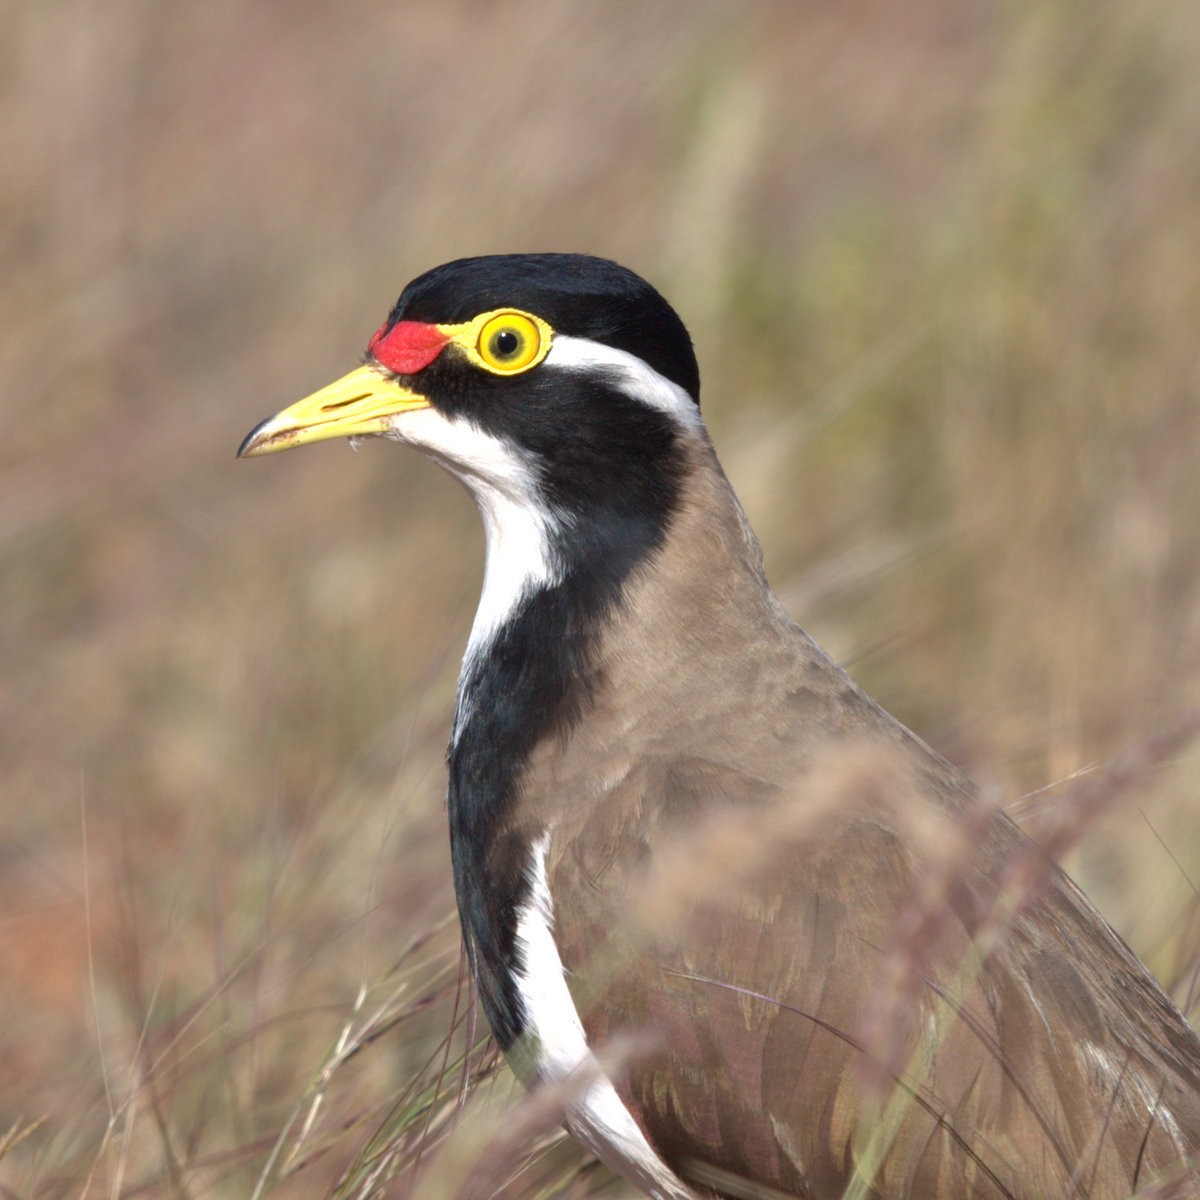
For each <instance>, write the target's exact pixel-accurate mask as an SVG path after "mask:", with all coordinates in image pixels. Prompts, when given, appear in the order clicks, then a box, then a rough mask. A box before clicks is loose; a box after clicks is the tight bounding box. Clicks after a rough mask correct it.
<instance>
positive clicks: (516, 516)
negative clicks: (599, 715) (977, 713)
mask: <svg viewBox="0 0 1200 1200" xmlns="http://www.w3.org/2000/svg"><path fill="white" fill-rule="evenodd" d="M390 436H391V437H393V438H395V439H396V440H397V441H401V442H406V443H408V444H409V445H411V446H415V447H416V448H417V449H418V450H422V451H424V453H425V454H427V455H429V456H430V457H431V458H433V459H435V460H436V461H437V462H438V463H440V464H441V465H442V466H443V467H445V468H446V469H447V470H448V471H450V472H451V473H452V474H453V475H456V476H457V477H458V478H459V479H461V480H462V482H463V483H464V484H466V486H467V489H468V490H469V491H470V493H471V495H472V496H473V497H474V499H475V503H476V504H477V505H478V506H479V511H480V514H481V515H482V517H483V526H484V531H485V532H486V534H487V561H486V566H485V568H484V576H483V591H482V594H481V595H480V597H479V608H478V610H477V612H476V614H475V624H474V625H473V627H472V629H471V637H470V640H469V641H468V643H467V655H466V657H467V659H468V661H469V660H470V659H471V658H472V657H473V656H474V655H475V654H477V653H478V651H479V650H480V648H481V647H482V646H484V645H485V644H486V643H487V641H488V640H489V639H490V638H491V636H492V634H494V633H495V632H496V630H497V629H499V628H500V626H501V625H503V624H504V622H505V621H506V620H507V619H508V617H509V615H510V614H511V613H512V611H513V609H514V608H515V607H516V606H517V604H518V603H519V602H520V600H521V597H522V596H524V595H526V594H527V593H528V592H530V591H532V590H533V589H534V588H536V587H539V586H542V587H545V586H549V585H550V584H553V583H555V582H557V580H558V570H557V567H556V565H555V563H554V560H553V555H552V553H551V550H550V537H549V531H550V527H551V525H552V524H553V523H554V516H553V514H552V513H551V512H550V511H549V510H548V509H547V508H546V505H545V502H544V501H543V500H542V499H541V497H540V496H539V495H538V491H537V480H536V478H535V475H534V468H533V467H532V465H531V464H530V463H529V462H528V461H527V460H526V459H525V457H524V456H523V455H522V454H521V452H520V451H519V450H518V449H517V448H516V447H514V446H512V445H511V444H510V443H508V442H506V441H504V440H503V439H501V438H498V437H494V436H493V435H491V434H490V433H486V432H485V431H484V430H482V429H480V428H479V427H478V426H477V425H475V424H473V423H472V422H471V421H469V420H467V419H465V418H463V417H455V418H448V417H446V416H443V415H442V414H441V413H439V412H438V411H437V410H436V409H433V408H422V409H417V410H415V411H411V412H405V413H399V414H397V415H396V417H395V418H394V419H393V424H392V430H391V434H390Z"/></svg>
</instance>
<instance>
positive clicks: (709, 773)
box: [239, 254, 1200, 1200]
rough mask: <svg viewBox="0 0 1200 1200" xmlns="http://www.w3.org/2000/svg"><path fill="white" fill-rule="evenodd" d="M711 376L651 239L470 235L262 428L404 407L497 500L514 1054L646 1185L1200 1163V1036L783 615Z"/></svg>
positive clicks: (390, 420) (488, 603) (504, 923)
mask: <svg viewBox="0 0 1200 1200" xmlns="http://www.w3.org/2000/svg"><path fill="white" fill-rule="evenodd" d="M699 391H700V383H699V374H698V370H697V366H696V359H695V356H694V354H693V350H692V345H691V341H690V339H689V337H688V334H687V331H686V329H685V328H684V326H683V324H682V323H681V321H680V319H679V317H678V316H677V315H676V314H675V312H674V311H673V310H672V308H671V307H670V306H669V305H668V304H667V303H666V301H664V300H663V298H662V297H661V296H660V295H659V294H658V293H657V292H656V291H655V290H654V289H653V288H652V287H651V286H650V285H649V284H647V283H645V282H644V281H643V280H642V279H640V278H638V277H637V276H636V275H634V274H632V273H631V272H629V271H627V270H625V269H623V268H621V267H619V266H617V265H615V264H613V263H611V262H606V261H603V260H600V259H596V258H590V257H585V256H580V255H560V254H531V255H508V256H496V257H487V258H474V259H464V260H461V261H457V262H452V263H449V264H447V265H445V266H442V267H438V268H437V269H435V270H432V271H429V272H428V273H427V274H425V275H422V276H421V277H420V278H418V279H416V280H415V281H414V282H412V283H411V284H409V286H408V287H407V288H405V290H404V292H403V294H402V295H401V296H400V299H399V300H398V301H397V303H396V305H395V307H394V308H393V309H392V311H391V313H390V314H389V316H388V318H387V320H386V321H385V322H384V323H383V325H382V326H380V328H379V330H378V331H377V332H376V333H375V335H374V336H373V337H372V338H371V341H370V345H369V348H368V351H367V356H366V361H365V364H364V365H363V366H361V367H359V368H358V369H357V370H354V371H352V372H351V373H350V374H349V375H346V376H345V377H344V378H342V379H340V380H339V381H338V382H336V383H334V384H332V385H330V386H329V387H327V388H325V389H324V390H322V391H319V392H317V393H315V394H314V395H312V396H310V397H309V398H308V399H306V400H302V401H300V402H299V403H298V404H295V405H293V406H292V407H291V408H288V409H286V410H284V411H283V412H281V413H279V414H278V415H277V416H274V417H271V418H269V419H268V420H266V421H264V422H262V424H260V425H259V426H258V427H257V428H255V429H254V431H253V432H252V433H251V434H250V435H249V436H248V437H247V438H246V440H245V442H243V444H242V446H241V449H240V451H239V453H240V454H241V455H243V456H248V455H259V454H267V453H270V452H273V451H276V450H284V449H288V448H290V447H293V446H299V445H303V444H305V443H308V442H315V441H319V440H322V439H325V438H334V437H351V438H357V437H362V436H366V435H381V436H383V437H387V438H392V439H394V440H396V441H399V442H404V443H407V444H409V445H412V446H415V447H416V448H417V449H418V450H420V451H422V452H424V453H425V454H427V455H429V456H430V457H431V458H433V459H435V460H436V461H437V462H438V463H440V464H441V465H442V466H443V467H445V468H446V469H447V470H449V471H450V472H452V473H453V474H454V475H455V476H457V478H458V479H460V480H461V481H462V482H463V483H464V484H465V485H466V487H467V488H468V489H469V490H470V492H471V493H472V495H473V496H474V498H475V500H476V502H477V504H478V506H479V509H480V512H481V513H482V516H483V521H484V525H485V527H486V533H487V566H486V572H485V576H484V582H483V591H482V598H481V600H480V604H479V610H478V613H477V615H476V618H475V623H474V626H473V628H472V630H471V634H470V639H469V642H468V644H467V649H466V655H465V658H464V661H463V666H462V674H461V679H460V683H459V691H458V704H457V711H456V713H455V718H454V725H453V732H452V735H451V740H450V750H449V776H450V778H449V818H450V838H451V849H452V856H453V864H454V878H455V887H456V892H457V897H458V906H459V912H460V915H461V919H462V927H463V935H464V939H465V943H466V948H467V952H468V955H469V958H470V963H471V968H472V971H473V973H474V977H475V979H476V981H477V985H478V994H479V997H480V999H481V1002H482V1005H483V1008H484V1010H485V1012H486V1015H487V1018H488V1020H489V1022H490V1023H491V1028H492V1031H493V1032H494V1034H495V1037H496V1040H497V1041H498V1042H499V1044H500V1046H501V1047H502V1049H503V1050H504V1052H505V1053H506V1055H507V1056H508V1058H509V1060H510V1062H511V1063H512V1065H513V1067H514V1069H515V1070H516V1072H517V1074H518V1075H519V1076H520V1077H521V1078H522V1079H523V1080H524V1081H526V1082H528V1083H530V1084H532V1083H534V1082H536V1081H539V1080H559V1081H565V1084H564V1094H565V1095H566V1096H567V1097H568V1099H567V1102H566V1115H565V1119H566V1123H567V1124H568V1126H569V1127H570V1129H571V1130H572V1131H573V1132H574V1133H575V1135H576V1136H577V1137H578V1138H579V1139H580V1141H582V1142H583V1143H585V1144H586V1145H587V1146H588V1147H590V1148H591V1149H592V1150H593V1151H594V1152H595V1153H596V1154H597V1155H598V1156H599V1157H600V1158H601V1159H602V1160H603V1161H604V1162H606V1163H608V1164H609V1165H610V1166H611V1167H613V1168H614V1169H615V1170H616V1171H618V1172H619V1173H621V1174H622V1175H624V1176H625V1177H626V1178H627V1179H628V1180H630V1181H632V1182H634V1183H635V1184H637V1185H639V1186H640V1187H641V1188H642V1189H644V1190H645V1191H646V1192H647V1193H649V1194H650V1195H652V1196H656V1197H671V1198H675V1197H685V1196H687V1197H697V1196H712V1195H721V1196H730V1197H751V1196H778V1195H786V1196H801V1197H810V1198H814V1200H815V1198H832V1197H839V1196H842V1195H843V1194H853V1195H858V1196H874V1197H888V1198H892V1197H923V1198H933V1197H954V1198H956V1200H962V1198H965V1197H989V1198H992V1197H1021V1198H1026V1200H1035V1198H1036V1200H1050V1198H1052V1197H1053V1198H1060V1197H1091V1198H1093V1200H1100V1198H1111V1200H1117V1198H1120V1197H1126V1196H1128V1195H1131V1194H1133V1193H1135V1192H1137V1191H1138V1190H1139V1189H1142V1188H1146V1187H1148V1186H1149V1185H1150V1184H1151V1183H1153V1182H1154V1181H1159V1182H1160V1185H1161V1190H1159V1191H1156V1192H1154V1194H1155V1195H1167V1194H1171V1195H1200V1169H1198V1168H1197V1166H1196V1156H1197V1154H1198V1153H1200V1041H1198V1040H1197V1037H1196V1035H1195V1034H1194V1033H1193V1031H1192V1030H1191V1029H1190V1028H1189V1026H1188V1025H1187V1024H1186V1022H1185V1021H1184V1019H1183V1017H1182V1016H1181V1015H1180V1013H1179V1011H1178V1010H1177V1009H1176V1008H1175V1007H1174V1005H1173V1004H1172V1003H1171V1002H1170V1000H1169V999H1168V998H1167V996H1166V995H1165V993H1164V992H1163V991H1162V990H1161V989H1160V987H1159V986H1158V984H1157V983H1156V982H1155V981H1154V980H1153V979H1152V978H1151V977H1150V975H1149V974H1148V972H1147V971H1146V970H1145V968H1144V967H1143V966H1142V965H1141V964H1140V963H1139V962H1138V961H1137V959H1136V958H1135V957H1134V956H1133V954H1132V953H1131V952H1130V951H1129V950H1128V949H1127V948H1126V946H1125V945H1124V943H1123V942H1122V941H1121V939H1120V938H1119V937H1118V936H1117V935H1116V934H1115V933H1114V932H1113V931H1112V929H1110V928H1109V926H1108V925H1107V924H1106V923H1105V922H1104V920H1103V919H1102V918H1101V917H1100V916H1099V914H1098V913H1097V912H1096V910H1095V909H1094V908H1093V907H1092V906H1091V904H1090V903H1089V902H1088V901H1087V900H1086V899H1085V898H1084V896H1083V895H1082V894H1081V893H1080V892H1079V890H1078V889H1077V888H1076V887H1075V886H1074V885H1073V884H1072V883H1071V882H1070V881H1069V880H1068V879H1067V877H1066V876H1065V875H1063V874H1062V873H1061V872H1060V871H1059V870H1058V869H1057V868H1056V867H1055V866H1053V865H1052V864H1050V863H1048V862H1045V863H1043V862H1040V861H1039V858H1038V852H1037V851H1036V849H1035V848H1034V847H1032V846H1031V844H1030V843H1029V842H1028V841H1027V840H1026V839H1025V837H1024V836H1023V835H1022V834H1021V833H1020V832H1019V831H1018V830H1017V828H1016V826H1015V825H1013V824H1012V823H1011V822H1010V821H1009V819H1008V818H1007V817H1006V816H1004V815H1003V814H1002V813H1001V812H999V811H998V810H993V809H988V808H987V807H986V806H983V805H981V803H980V802H979V801H978V799H977V798H976V796H975V793H974V792H973V791H972V789H971V787H970V785H969V784H968V783H967V782H966V781H965V780H964V779H963V778H962V777H961V776H960V774H959V773H958V772H957V771H956V770H955V769H954V768H953V767H952V766H950V765H949V764H948V763H947V762H945V761H944V760H943V759H942V758H940V757H938V756H937V755H936V754H935V753H933V752H932V751H931V750H930V749H929V748H928V747H927V746H925V745H924V744H923V743H922V742H921V741H919V740H918V739H917V737H916V736H915V735H913V734H912V733H910V732H909V731H908V730H907V729H905V728H904V727H903V726H901V725H900V724H899V723H898V722H897V721H895V720H894V719H892V718H891V717H890V716H889V715H888V714H887V713H886V712H884V711H883V710H882V709H881V708H879V707H878V706H877V705H876V704H875V703H873V702H872V701H871V700H870V699H869V698H868V697H867V696H866V695H865V694H864V693H863V692H861V691H860V690H859V689H858V688H857V687H856V685H855V684H854V683H853V682H852V681H851V680H850V678H849V677H848V676H847V675H846V674H845V673H844V672H843V671H842V670H841V669H839V668H838V667H837V666H836V665H835V664H834V663H833V662H832V661H830V659H829V658H828V657H826V655H825V654H824V653H823V652H822V651H821V650H820V649H819V648H818V647H817V646H816V645H815V644H814V643H813V642H812V641H811V640H810V639H809V638H808V637H807V636H806V635H805V634H804V633H803V632H802V631H801V630H800V629H799V628H797V627H796V626H795V625H793V624H792V623H791V621H790V620H789V619H788V618H787V616H786V615H785V614H784V612H783V610H782V609H781V607H780V605H779V604H778V603H777V602H776V600H775V598H774V596H773V595H772V593H771V591H770V589H769V588H768V586H767V582H766V579H765V578H764V575H763V569H762V564H761V556H760V552H759V547H758V544H757V542H756V541H755V538H754V535H753V533H752V532H751V530H750V528H749V526H748V524H747V521H746V518H745V516H744V515H743V512H742V509H741V507H740V506H739V504H738V501H737V499H736V497H735V496H734V493H733V491H732V490H731V489H730V486H729V484H728V482H727V481H726V478H725V475H724V474H723V472H722V470H721V466H720V464H719V463H718V461H717V458H716V455H715V454H714V452H713V448H712V445H711V443H710V441H709V437H708V434H707V432H706V430H705V426H704V423H703V421H702V420H701V416H700V408H699ZM1031 864H1032V869H1031ZM1014 889H1015V890H1014Z"/></svg>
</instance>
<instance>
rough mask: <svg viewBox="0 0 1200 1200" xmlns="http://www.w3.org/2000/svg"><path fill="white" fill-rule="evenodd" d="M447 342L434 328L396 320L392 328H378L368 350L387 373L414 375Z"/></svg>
mask: <svg viewBox="0 0 1200 1200" xmlns="http://www.w3.org/2000/svg"><path fill="white" fill-rule="evenodd" d="M449 340H450V339H449V338H448V337H447V336H446V335H445V334H444V333H443V332H442V331H441V330H440V329H439V328H438V327H437V326H436V325H426V324H425V323H424V322H423V321H397V322H396V324H395V325H393V326H392V327H391V329H388V327H387V324H386V323H385V324H383V325H380V327H379V328H378V329H377V330H376V331H375V336H374V337H372V338H371V344H370V346H369V347H368V349H369V350H370V352H371V354H372V355H373V356H374V357H375V358H377V359H378V360H379V361H380V362H381V363H382V364H383V365H384V366H385V367H387V369H388V370H389V371H395V372H396V374H397V375H413V374H415V373H416V372H417V371H420V370H423V369H424V368H425V367H427V366H429V364H430V363H431V362H433V360H434V359H435V358H437V356H438V355H439V354H441V352H442V350H443V349H444V347H445V345H446V343H447V342H448V341H449Z"/></svg>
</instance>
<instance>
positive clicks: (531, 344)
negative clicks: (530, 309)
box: [475, 312, 548, 375]
mask: <svg viewBox="0 0 1200 1200" xmlns="http://www.w3.org/2000/svg"><path fill="white" fill-rule="evenodd" d="M542 340H543V339H542V331H541V329H540V328H539V327H538V324H537V323H536V322H535V321H533V320H532V319H531V318H530V317H527V316H525V314H524V313H517V312H502V313H496V314H495V315H494V316H492V317H490V318H489V319H488V320H487V321H486V322H485V323H484V325H483V328H482V329H480V331H479V341H478V342H477V343H476V346H475V349H476V350H477V351H478V353H479V357H480V359H481V360H482V362H483V365H484V366H485V367H487V369H488V370H489V371H494V372H495V373H496V374H497V375H516V374H518V373H519V372H521V371H527V370H528V369H529V368H530V367H533V366H536V365H537V364H538V363H539V362H541V361H542V359H543V358H544V357H545V351H544V349H543V346H542ZM547 348H548V347H547Z"/></svg>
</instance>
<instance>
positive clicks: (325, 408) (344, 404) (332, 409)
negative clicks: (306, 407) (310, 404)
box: [321, 392, 371, 412]
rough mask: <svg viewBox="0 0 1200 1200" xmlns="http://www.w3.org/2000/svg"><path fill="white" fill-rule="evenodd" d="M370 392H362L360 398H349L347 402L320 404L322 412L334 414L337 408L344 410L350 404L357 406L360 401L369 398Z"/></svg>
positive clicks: (338, 401)
mask: <svg viewBox="0 0 1200 1200" xmlns="http://www.w3.org/2000/svg"><path fill="white" fill-rule="evenodd" d="M370 394H371V393H370V392H363V394H362V395H361V396H351V397H350V399H349V400H335V401H334V402H333V403H332V404H322V405H321V411H322V412H335V411H336V410H337V409H339V408H345V407H347V405H350V404H357V403H358V402H359V401H360V400H366V399H367V398H368V397H369V396H370Z"/></svg>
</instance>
